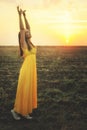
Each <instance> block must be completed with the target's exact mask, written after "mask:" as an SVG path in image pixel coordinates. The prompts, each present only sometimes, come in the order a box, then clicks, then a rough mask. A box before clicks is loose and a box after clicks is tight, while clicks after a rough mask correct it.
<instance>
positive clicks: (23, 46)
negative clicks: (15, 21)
mask: <svg viewBox="0 0 87 130" xmlns="http://www.w3.org/2000/svg"><path fill="white" fill-rule="evenodd" d="M17 11H18V14H19V27H20V43H21V47H22V48H25V45H26V44H25V29H24V25H23V21H22V10H21V9H20V10H19V6H18V7H17Z"/></svg>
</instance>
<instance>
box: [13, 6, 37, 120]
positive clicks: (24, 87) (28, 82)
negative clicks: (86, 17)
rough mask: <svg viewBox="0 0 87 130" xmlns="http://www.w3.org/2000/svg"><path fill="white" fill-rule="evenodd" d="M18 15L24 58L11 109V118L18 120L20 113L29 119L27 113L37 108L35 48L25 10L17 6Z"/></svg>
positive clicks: (21, 52)
mask: <svg viewBox="0 0 87 130" xmlns="http://www.w3.org/2000/svg"><path fill="white" fill-rule="evenodd" d="M17 11H18V15H19V26H20V32H19V46H20V54H21V56H22V57H23V58H24V61H23V64H22V67H21V69H20V74H19V79H18V86H17V93H16V99H15V103H14V108H13V109H12V110H11V113H12V115H13V118H14V119H15V120H20V119H21V117H20V116H19V115H22V116H23V117H25V118H26V119H31V118H32V117H31V116H30V115H29V114H30V113H32V111H33V109H36V108H37V69H36V48H35V46H34V45H33V43H32V42H31V32H30V26H29V23H28V21H27V18H26V14H25V11H22V9H19V7H17ZM22 15H23V17H24V21H25V25H26V29H25V28H24V25H23V21H22Z"/></svg>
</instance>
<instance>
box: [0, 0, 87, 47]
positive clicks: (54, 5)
mask: <svg viewBox="0 0 87 130" xmlns="http://www.w3.org/2000/svg"><path fill="white" fill-rule="evenodd" d="M17 5H20V6H21V7H22V8H23V9H26V12H27V18H28V20H29V23H30V27H31V33H32V42H34V43H35V44H36V45H68V46H69V45H87V42H86V41H87V1H84V3H83V2H81V1H79V0H77V1H76V0H73V1H72V2H69V1H66V0H62V1H53V0H37V1H35V0H32V1H30V0H8V1H7V0H0V16H1V20H0V28H1V29H0V30H1V31H0V36H1V37H0V45H5V44H7V45H18V39H17V34H18V31H19V25H18V24H19V23H18V14H17V11H16V7H17Z"/></svg>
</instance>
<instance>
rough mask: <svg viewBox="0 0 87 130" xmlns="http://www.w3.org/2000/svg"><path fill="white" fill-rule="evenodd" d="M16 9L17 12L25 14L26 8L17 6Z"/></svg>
mask: <svg viewBox="0 0 87 130" xmlns="http://www.w3.org/2000/svg"><path fill="white" fill-rule="evenodd" d="M17 11H18V13H19V14H23V15H24V16H25V12H26V10H22V9H21V8H19V6H17Z"/></svg>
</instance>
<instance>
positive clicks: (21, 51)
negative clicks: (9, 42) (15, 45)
mask: <svg viewBox="0 0 87 130" xmlns="http://www.w3.org/2000/svg"><path fill="white" fill-rule="evenodd" d="M18 41H19V48H20V56H23V50H22V48H21V43H20V32H19V33H18Z"/></svg>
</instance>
